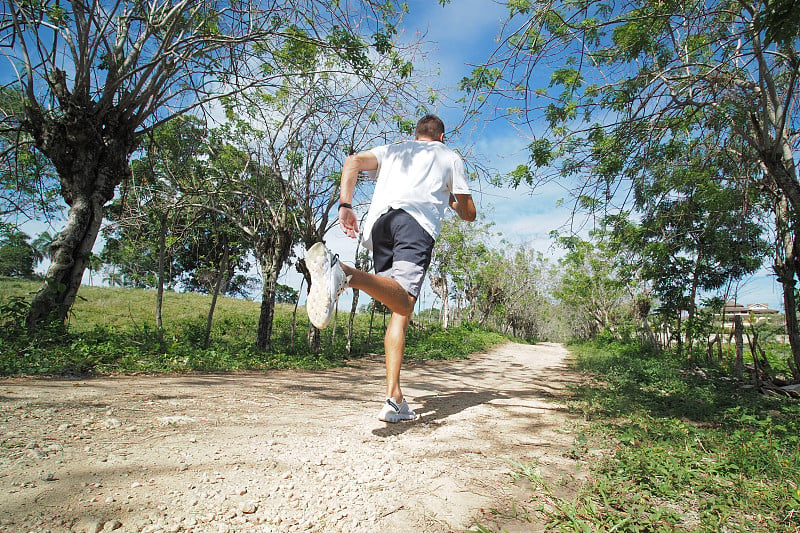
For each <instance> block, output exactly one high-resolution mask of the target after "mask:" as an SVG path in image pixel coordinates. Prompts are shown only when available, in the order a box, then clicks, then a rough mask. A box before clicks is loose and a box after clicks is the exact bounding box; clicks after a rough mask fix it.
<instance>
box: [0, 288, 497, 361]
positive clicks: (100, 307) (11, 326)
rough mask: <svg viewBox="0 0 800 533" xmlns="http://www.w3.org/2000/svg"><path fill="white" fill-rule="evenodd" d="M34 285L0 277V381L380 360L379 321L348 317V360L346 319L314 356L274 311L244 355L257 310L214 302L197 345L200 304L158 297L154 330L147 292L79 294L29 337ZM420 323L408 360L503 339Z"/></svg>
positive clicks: (297, 319) (297, 323)
mask: <svg viewBox="0 0 800 533" xmlns="http://www.w3.org/2000/svg"><path fill="white" fill-rule="evenodd" d="M38 287H39V285H38V283H35V282H32V281H22V280H17V279H11V278H0V327H2V328H3V332H4V333H3V334H2V335H1V336H0V375H41V374H59V375H64V374H88V373H99V374H107V373H135V372H186V371H240V370H265V369H271V368H327V367H330V366H335V365H338V364H342V363H343V362H345V361H346V360H347V359H348V358H355V357H360V356H363V355H365V354H368V353H377V354H382V353H383V331H384V323H385V320H384V316H383V315H382V314H381V313H376V314H375V315H374V316H372V315H371V314H370V313H356V316H355V320H354V328H353V329H354V333H353V340H352V346H351V349H350V351H349V352H348V350H347V348H346V343H347V326H348V322H349V317H350V313H349V312H343V311H341V310H340V311H339V312H338V313H337V315H336V318H335V321H334V322H333V323H332V325H331V326H329V327H328V328H327V329H325V330H323V331H322V332H321V342H320V347H321V349H320V351H319V353H316V354H314V353H311V351H310V350H309V344H308V318H307V316H306V313H305V309H304V308H303V307H299V308H298V309H296V310H295V307H294V306H292V305H286V304H278V305H276V308H275V320H274V324H273V334H272V347H271V348H272V349H271V350H270V351H262V350H257V349H255V347H254V343H255V337H256V328H257V326H258V319H259V315H260V307H261V303H260V302H253V301H247V300H240V299H234V298H225V297H221V298H219V299H218V301H217V305H216V309H215V313H214V320H213V326H212V330H211V335H210V342H209V344H208V346H207V347H204V331H205V327H206V318H207V314H208V310H209V306H210V305H211V297H210V296H207V295H201V294H191V293H175V292H170V291H165V293H164V299H163V311H162V316H163V329H162V331H161V332H159V331H158V329H157V328H156V321H155V299H156V292H155V291H153V290H144V289H130V288H108V287H90V286H83V287H81V289H80V291H79V293H78V298H77V300H76V302H75V305H74V306H73V308H72V310H71V312H70V315H69V320H68V324H67V327H66V328H65V329H63V330H62V329H58V330H53V331H51V332H47V333H46V334H44V335H38V336H37V337H36V338H30V337H28V335H27V333H26V332H25V328H24V317H25V309H26V303H25V302H26V301H27V300H29V299H30V296H31V295H32V294H33V293H34V292H35V291H36V290H37V289H38ZM423 315H424V314H423ZM422 318H424V317H418V316H415V317H414V321H413V322H412V325H411V327H409V335H408V344H407V350H406V351H407V353H408V357H409V358H411V359H413V358H418V359H446V358H457V357H465V356H467V355H469V354H470V353H474V352H478V351H481V350H484V349H486V348H488V347H490V346H492V345H494V344H497V343H500V342H504V341H505V340H507V339H506V337H504V336H502V335H500V334H498V333H494V332H490V331H485V330H482V329H480V328H477V327H474V326H473V325H471V324H461V325H460V326H458V327H454V328H448V329H447V330H443V329H442V328H441V327H440V326H438V325H437V324H435V323H431V322H430V321H424V320H422ZM293 323H294V327H293Z"/></svg>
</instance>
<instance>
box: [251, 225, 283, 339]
mask: <svg viewBox="0 0 800 533" xmlns="http://www.w3.org/2000/svg"><path fill="white" fill-rule="evenodd" d="M290 248H291V239H290V238H288V236H279V237H278V238H276V239H275V242H274V243H270V244H269V245H266V246H264V247H263V248H262V249H261V251H260V253H259V255H260V256H261V270H262V280H263V287H262V290H261V314H260V316H259V319H258V329H257V331H256V348H258V349H259V350H264V351H269V350H271V349H272V346H271V338H272V324H273V321H274V319H275V293H276V291H277V288H278V274H280V271H281V267H282V266H283V263H284V261H286V259H287V257H288V256H289V251H290Z"/></svg>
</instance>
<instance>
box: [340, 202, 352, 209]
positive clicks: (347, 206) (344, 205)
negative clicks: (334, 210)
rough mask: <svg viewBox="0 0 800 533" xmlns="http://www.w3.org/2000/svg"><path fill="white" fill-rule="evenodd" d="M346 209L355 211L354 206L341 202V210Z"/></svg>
mask: <svg viewBox="0 0 800 533" xmlns="http://www.w3.org/2000/svg"><path fill="white" fill-rule="evenodd" d="M343 207H346V208H347V209H353V204H348V203H347V202H340V203H339V209H341V208H343Z"/></svg>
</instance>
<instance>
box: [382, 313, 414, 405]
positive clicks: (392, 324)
mask: <svg viewBox="0 0 800 533" xmlns="http://www.w3.org/2000/svg"><path fill="white" fill-rule="evenodd" d="M408 320H409V316H408V315H400V314H397V313H392V317H391V318H390V319H389V326H388V327H387V328H386V336H385V337H384V339H383V347H384V349H385V350H386V397H387V398H394V399H395V400H397V401H398V402H402V401H403V391H402V390H400V365H401V364H402V363H403V351H404V350H405V347H406V329H407V328H408Z"/></svg>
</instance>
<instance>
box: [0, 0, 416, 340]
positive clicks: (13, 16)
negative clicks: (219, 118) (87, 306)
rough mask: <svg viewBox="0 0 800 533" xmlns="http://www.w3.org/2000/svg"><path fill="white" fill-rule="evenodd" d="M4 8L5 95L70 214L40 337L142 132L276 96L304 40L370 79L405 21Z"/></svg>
mask: <svg viewBox="0 0 800 533" xmlns="http://www.w3.org/2000/svg"><path fill="white" fill-rule="evenodd" d="M3 5H4V10H3V12H2V15H1V17H2V18H1V19H0V20H1V21H2V23H0V42H2V45H3V47H4V48H6V50H7V51H6V53H5V55H6V57H8V58H9V59H10V61H11V69H12V70H11V71H12V72H15V73H17V77H16V79H12V80H10V81H9V84H10V85H9V86H10V87H11V88H12V89H13V90H15V91H16V92H17V103H18V104H21V103H23V102H24V117H23V120H21V121H20V122H19V124H18V125H17V128H18V132H19V135H18V136H17V139H18V140H19V142H20V143H22V144H32V145H33V146H35V147H36V149H37V150H38V151H39V152H40V153H42V154H44V156H46V157H47V158H48V159H49V160H50V161H51V162H52V164H53V166H54V168H55V169H56V171H57V173H58V178H59V181H60V186H61V194H62V196H63V198H64V201H65V202H66V203H67V205H69V216H68V218H67V222H66V226H65V228H64V230H63V231H62V232H61V234H60V235H59V237H58V239H57V241H56V242H55V243H54V246H53V261H52V263H51V266H50V269H49V270H48V273H47V276H46V278H47V279H46V282H45V284H43V285H42V288H41V289H40V291H39V292H38V293H37V295H36V296H35V297H34V299H33V301H32V304H31V309H30V312H29V315H28V319H27V323H28V327H29V328H31V329H34V328H37V327H38V326H39V325H40V324H42V323H43V322H46V321H50V320H58V321H63V320H64V318H65V317H66V316H67V312H68V310H69V308H70V306H71V305H72V303H73V301H74V299H75V296H76V294H77V291H78V287H79V286H80V281H81V278H82V276H83V272H84V270H85V268H86V264H87V261H88V257H89V253H90V252H91V250H92V247H93V245H94V242H95V240H96V238H97V235H98V232H99V229H100V224H101V221H102V218H103V206H104V205H105V204H106V203H107V202H108V201H109V200H111V199H112V198H113V196H114V191H115V189H116V187H117V185H119V183H120V182H121V181H122V180H123V179H124V178H125V177H126V176H127V175H128V174H129V172H130V169H129V166H128V159H129V157H130V155H131V153H132V152H133V151H134V150H135V149H136V147H137V145H138V143H139V141H140V139H141V136H142V134H143V133H145V132H146V131H148V130H149V129H152V128H154V127H155V126H157V125H158V124H161V123H163V122H165V121H167V120H169V119H170V118H172V117H174V116H176V115H180V114H183V113H187V112H190V111H192V110H195V109H198V108H199V107H200V106H202V105H203V104H205V103H208V102H210V101H213V100H216V99H219V98H220V97H223V96H225V95H231V94H236V93H239V92H241V91H243V90H246V89H247V88H250V87H255V86H275V85H278V84H279V82H280V80H282V79H283V77H284V76H285V75H286V74H287V73H290V72H287V71H286V70H285V69H283V68H281V67H280V66H278V65H279V63H278V62H277V61H275V55H276V54H280V53H284V52H283V49H284V44H285V42H286V39H287V38H288V37H291V38H294V36H295V35H296V34H297V32H298V30H300V31H302V33H303V41H305V42H308V43H317V44H318V45H319V46H320V47H324V48H326V49H329V50H332V51H334V52H335V53H337V54H339V55H340V56H341V57H342V58H343V63H342V64H345V65H347V66H348V70H349V71H350V72H353V73H354V74H355V75H362V74H363V75H367V74H368V73H369V63H370V59H369V56H370V50H371V49H373V50H374V49H377V52H378V53H380V52H381V47H382V43H383V42H384V40H385V37H386V35H387V34H391V33H393V32H394V31H395V29H394V28H395V26H394V21H395V18H396V17H397V16H398V15H399V14H400V13H401V11H402V8H401V6H400V4H399V3H398V2H394V1H393V0H389V1H388V2H385V1H380V2H378V1H375V2H372V1H371V0H366V1H365V2H359V3H350V2H346V3H341V2H335V3H330V2H322V1H320V0H301V1H299V2H294V3H292V4H291V5H290V4H285V3H272V2H265V1H259V0H245V1H244V2H229V1H222V2H217V3H208V2H195V1H193V0H178V1H166V0H157V1H155V2H150V3H142V2H138V1H118V2H106V1H102V0H100V1H96V2H85V1H83V0H70V1H68V2H60V1H58V0H33V1H28V0H25V1H21V0H5V1H4V3H3ZM366 32H369V35H368V36H364V37H362V33H366ZM319 68H321V69H324V68H326V67H325V66H324V65H320V66H319Z"/></svg>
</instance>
